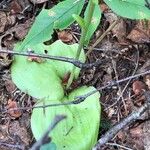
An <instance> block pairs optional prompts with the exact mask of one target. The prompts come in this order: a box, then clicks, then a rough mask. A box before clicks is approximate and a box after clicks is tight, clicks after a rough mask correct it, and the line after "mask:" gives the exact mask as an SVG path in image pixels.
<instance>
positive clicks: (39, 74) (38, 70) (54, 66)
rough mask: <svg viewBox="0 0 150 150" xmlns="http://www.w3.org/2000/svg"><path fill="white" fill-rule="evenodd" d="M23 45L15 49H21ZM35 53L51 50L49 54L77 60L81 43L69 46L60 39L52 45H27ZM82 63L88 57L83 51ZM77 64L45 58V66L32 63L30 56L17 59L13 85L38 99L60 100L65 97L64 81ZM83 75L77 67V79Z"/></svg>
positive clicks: (15, 59) (75, 74)
mask: <svg viewBox="0 0 150 150" xmlns="http://www.w3.org/2000/svg"><path fill="white" fill-rule="evenodd" d="M18 47H19V45H17V46H16V47H15V49H17V50H18ZM25 48H26V49H31V50H33V51H34V52H35V53H38V54H44V51H45V50H47V51H48V54H49V55H53V56H64V57H70V58H75V56H76V52H77V48H78V44H73V45H67V44H64V43H63V42H61V41H60V40H58V41H56V42H55V43H53V44H52V45H50V46H45V45H44V44H36V45H34V46H26V47H25ZM80 60H81V61H82V62H84V61H85V54H84V52H83V50H82V53H81V55H80ZM72 68H73V65H72V64H70V63H66V62H61V61H56V60H48V59H43V60H41V63H38V62H34V61H29V60H28V58H27V57H23V56H15V58H14V61H13V64H12V66H11V76H12V80H13V82H14V83H15V84H16V85H17V87H18V88H19V89H21V90H22V91H23V92H25V93H27V94H29V95H31V96H33V97H35V98H38V99H42V98H51V99H53V100H59V99H61V98H62V97H63V96H64V90H63V86H62V83H61V82H62V81H61V80H62V78H63V77H64V76H65V75H66V74H67V73H69V72H71V71H72ZM79 72H80V69H79V68H76V70H75V72H74V76H75V78H77V77H78V75H79Z"/></svg>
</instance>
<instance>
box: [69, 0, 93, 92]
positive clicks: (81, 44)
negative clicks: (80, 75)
mask: <svg viewBox="0 0 150 150" xmlns="http://www.w3.org/2000/svg"><path fill="white" fill-rule="evenodd" d="M89 3H90V4H89V11H88V14H87V18H86V20H85V18H84V21H85V27H84V28H82V32H81V38H80V42H79V46H78V50H77V54H76V57H75V59H76V60H79V58H80V54H81V50H82V48H83V46H84V43H85V37H86V34H87V31H88V28H89V25H90V23H91V20H92V16H93V12H94V8H95V4H94V3H93V1H92V0H90V1H89ZM75 69H76V67H75V66H73V69H72V72H71V75H70V78H69V80H68V84H67V86H66V89H68V88H69V87H70V85H71V83H72V81H73V78H74V72H75Z"/></svg>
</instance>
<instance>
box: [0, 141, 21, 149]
mask: <svg viewBox="0 0 150 150" xmlns="http://www.w3.org/2000/svg"><path fill="white" fill-rule="evenodd" d="M0 145H1V146H6V147H9V148H14V149H15V148H18V149H20V150H24V146H21V145H15V144H9V143H6V142H1V141H0Z"/></svg>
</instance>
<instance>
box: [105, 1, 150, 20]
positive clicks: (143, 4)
mask: <svg viewBox="0 0 150 150" xmlns="http://www.w3.org/2000/svg"><path fill="white" fill-rule="evenodd" d="M104 2H105V3H106V4H107V5H108V6H109V7H110V8H111V9H112V10H113V11H114V12H115V13H116V14H117V15H120V16H122V17H125V18H130V19H150V7H149V6H150V5H149V4H148V3H150V1H149V0H104Z"/></svg>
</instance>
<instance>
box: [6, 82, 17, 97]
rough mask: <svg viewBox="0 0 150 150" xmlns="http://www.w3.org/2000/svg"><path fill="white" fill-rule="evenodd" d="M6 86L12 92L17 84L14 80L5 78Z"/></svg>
mask: <svg viewBox="0 0 150 150" xmlns="http://www.w3.org/2000/svg"><path fill="white" fill-rule="evenodd" d="M5 87H6V90H7V91H8V92H9V93H10V94H11V93H12V92H13V91H14V90H15V89H16V86H15V84H14V83H13V82H12V80H5Z"/></svg>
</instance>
